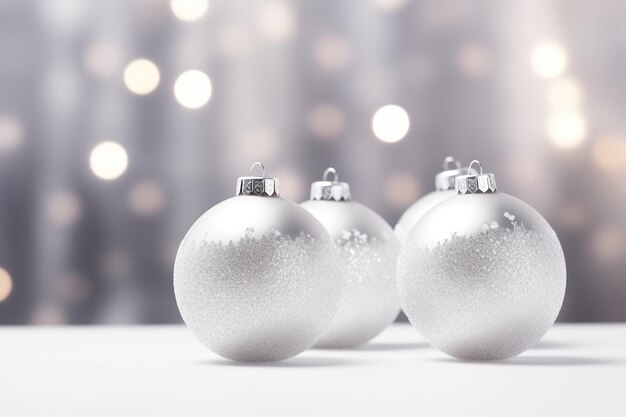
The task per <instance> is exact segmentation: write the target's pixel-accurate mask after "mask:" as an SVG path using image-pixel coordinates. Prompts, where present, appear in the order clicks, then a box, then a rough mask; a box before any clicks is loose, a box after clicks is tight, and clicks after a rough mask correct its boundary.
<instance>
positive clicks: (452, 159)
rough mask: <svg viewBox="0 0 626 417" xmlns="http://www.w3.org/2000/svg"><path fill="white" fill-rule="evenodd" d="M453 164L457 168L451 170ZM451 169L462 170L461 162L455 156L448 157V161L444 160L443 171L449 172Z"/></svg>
mask: <svg viewBox="0 0 626 417" xmlns="http://www.w3.org/2000/svg"><path fill="white" fill-rule="evenodd" d="M453 162H454V166H455V168H450V164H451V163H453ZM451 169H461V161H459V160H458V159H456V158H455V157H454V156H446V159H444V160H443V170H444V171H449V170H451Z"/></svg>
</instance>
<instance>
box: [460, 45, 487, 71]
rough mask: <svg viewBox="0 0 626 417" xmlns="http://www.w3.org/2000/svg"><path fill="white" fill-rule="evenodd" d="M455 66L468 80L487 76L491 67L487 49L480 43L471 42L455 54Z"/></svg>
mask: <svg viewBox="0 0 626 417" xmlns="http://www.w3.org/2000/svg"><path fill="white" fill-rule="evenodd" d="M457 64H458V66H459V70H460V71H461V73H463V74H464V75H466V76H467V77H470V78H479V77H482V76H485V75H487V73H489V71H490V70H491V67H492V57H491V52H490V51H489V49H488V48H487V47H486V46H485V45H482V44H480V43H476V42H472V43H468V44H466V45H464V46H463V47H461V49H459V51H458V53H457Z"/></svg>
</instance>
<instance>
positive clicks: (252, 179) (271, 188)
mask: <svg viewBox="0 0 626 417" xmlns="http://www.w3.org/2000/svg"><path fill="white" fill-rule="evenodd" d="M256 166H258V167H260V168H261V171H262V172H261V176H249V177H239V178H237V189H236V190H235V195H251V196H259V197H278V196H280V191H279V187H278V179H277V178H273V177H266V176H265V167H264V166H263V164H262V163H260V162H259V161H256V162H255V163H254V164H252V166H251V167H250V174H252V173H253V171H254V168H255V167H256Z"/></svg>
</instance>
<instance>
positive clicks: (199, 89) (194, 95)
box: [174, 70, 213, 109]
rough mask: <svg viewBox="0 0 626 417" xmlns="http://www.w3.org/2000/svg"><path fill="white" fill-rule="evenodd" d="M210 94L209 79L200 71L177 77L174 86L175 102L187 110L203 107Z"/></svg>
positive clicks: (191, 71)
mask: <svg viewBox="0 0 626 417" xmlns="http://www.w3.org/2000/svg"><path fill="white" fill-rule="evenodd" d="M212 94H213V85H212V84H211V79H210V78H209V76H208V75H206V74H205V73H204V72H202V71H198V70H189V71H185V72H183V73H182V74H180V75H179V76H178V78H177V79H176V83H175V84H174V96H175V97H176V100H178V102H179V103H180V104H181V105H182V106H184V107H187V108H188V109H198V108H200V107H202V106H204V105H205V104H206V103H208V101H209V99H210V98H211V95H212Z"/></svg>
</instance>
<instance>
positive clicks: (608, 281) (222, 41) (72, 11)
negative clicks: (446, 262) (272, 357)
mask: <svg viewBox="0 0 626 417" xmlns="http://www.w3.org/2000/svg"><path fill="white" fill-rule="evenodd" d="M395 3H397V4H396V6H397V7H396V8H395V9H394V8H392V7H391V6H393V5H394V4H395ZM277 4H278V5H277ZM385 5H386V6H387V7H385ZM390 8H391V10H390ZM276 10H279V13H278V17H276V16H274V17H272V13H274V14H276V13H277V12H276ZM268 16H269V18H268ZM268 19H269V22H268ZM625 19H626V3H624V2H622V1H618V0H601V1H594V2H590V1H584V0H575V1H566V0H561V1H545V0H515V1H501V0H491V1H489V0H472V1H461V0H423V1H410V0H406V1H402V0H395V1H392V0H386V1H385V0H345V1H336V0H318V1H303V0H302V1H260V0H213V1H212V2H211V3H210V9H209V12H208V13H207V14H206V16H204V17H203V18H201V19H200V20H198V21H196V22H191V23H187V22H183V21H181V20H178V19H176V18H175V17H174V16H173V14H172V12H171V9H170V5H169V2H168V1H166V0H151V1H149V0H134V1H126V0H91V1H83V0H41V1H24V0H0V266H1V267H2V268H3V269H5V270H6V271H8V273H9V274H10V276H11V280H12V286H13V288H12V292H11V293H10V294H9V296H8V297H7V298H6V299H4V300H3V301H2V302H0V323H3V324H9V323H10V324H22V323H37V324H45V323H52V324H57V323H76V324H78V323H169V322H177V321H179V320H180V318H179V315H178V311H177V308H176V305H175V301H174V297H173V291H172V285H171V280H172V278H171V273H172V264H173V259H174V255H175V250H176V248H177V245H178V242H180V239H181V238H182V236H183V235H184V233H185V231H186V230H187V229H188V227H189V226H190V225H191V224H192V222H193V221H194V220H195V219H196V218H197V217H198V216H199V215H200V214H201V213H203V212H204V211H205V210H206V209H208V208H209V207H211V206H212V205H214V204H216V203H218V202H220V201H222V200H224V199H226V198H229V197H231V196H232V195H233V191H234V186H235V180H236V177H238V176H241V175H247V173H248V170H249V167H250V165H251V163H252V162H253V161H254V160H257V159H259V160H262V161H263V162H264V164H265V166H266V168H267V170H268V174H269V175H272V176H276V177H278V178H279V179H280V180H281V185H282V191H283V195H284V196H285V197H288V198H291V199H294V200H296V201H302V200H304V199H306V198H307V194H308V186H309V183H310V182H311V181H314V180H316V179H318V178H319V177H320V176H321V173H322V172H323V170H324V169H325V168H326V167H327V166H330V165H332V166H334V167H335V168H337V170H338V171H339V173H340V175H341V178H342V179H343V180H346V181H348V182H350V183H351V187H352V194H353V197H354V199H355V200H357V201H360V202H362V203H364V204H366V205H368V206H370V207H371V208H373V209H374V210H376V211H377V212H379V213H380V214H381V215H382V216H383V217H385V218H386V219H387V220H388V221H389V222H390V223H391V224H392V225H393V224H395V222H396V221H397V219H398V218H399V216H400V215H401V214H402V212H403V211H404V210H405V209H406V208H407V207H408V206H409V205H410V204H411V203H412V202H413V201H415V200H416V199H417V198H418V197H419V196H420V195H423V194H425V193H427V192H429V191H430V190H431V189H432V188H433V179H434V178H433V177H434V174H435V173H436V172H438V171H439V170H440V167H441V162H442V160H443V158H444V157H445V156H446V155H449V154H451V155H454V156H456V157H458V158H460V159H461V160H462V161H465V162H469V161H470V160H471V159H475V158H477V159H480V160H481V162H482V163H483V166H484V167H485V168H486V169H487V170H488V171H490V172H494V173H495V174H496V176H497V180H498V185H499V189H500V190H501V191H504V192H507V193H509V194H512V195H515V196H517V197H519V198H521V199H523V200H525V201H526V202H528V203H529V204H531V205H532V206H534V207H535V208H537V209H538V210H539V211H540V212H541V213H542V214H543V215H544V216H545V217H546V218H547V219H548V221H549V222H550V223H551V224H552V226H553V227H554V229H555V230H556V231H557V233H558V235H559V237H560V239H561V241H562V243H563V248H564V250H565V254H566V258H567V265H568V289H567V296H566V301H565V306H564V309H563V311H562V313H561V316H560V320H562V321H623V320H625V319H626V303H625V302H624V298H625V295H626V276H625V275H626V256H625V255H626V237H625V235H626V233H625V232H626V221H625V220H626V216H624V212H625V209H626V207H625V206H626V198H625V197H626V185H625V182H624V181H623V178H625V174H626V119H625V118H624V117H623V114H624V110H625V106H626V80H625V79H624V67H623V65H624V63H625V62H626V26H625V25H624V21H625ZM272 34H274V35H276V36H272ZM546 40H552V41H555V42H557V43H558V44H560V45H562V48H563V50H564V51H565V53H566V55H567V57H568V65H567V68H566V69H565V71H564V72H563V73H562V74H560V75H559V76H557V77H555V78H551V79H546V78H542V77H540V76H538V75H537V74H536V73H535V72H533V68H532V65H531V56H532V53H533V51H534V48H536V46H537V45H539V44H541V43H542V42H544V41H546ZM140 57H143V58H148V59H150V60H152V61H153V62H154V63H155V64H156V65H157V66H158V68H159V70H160V83H159V85H158V87H157V88H156V89H155V90H154V91H153V92H152V93H150V94H148V95H144V96H140V95H136V94H133V93H131V92H130V91H129V90H128V89H127V88H126V86H125V85H124V81H123V71H124V67H125V66H126V65H127V64H128V63H129V62H130V61H132V60H134V59H137V58H140ZM192 68H195V69H199V70H202V71H204V72H206V73H207V74H208V75H209V77H210V78H211V81H212V84H213V95H212V97H211V100H210V101H209V102H208V104H207V105H205V106H204V107H202V108H200V109H197V110H190V109H187V108H184V107H182V106H181V105H180V104H179V103H178V102H177V101H176V98H175V97H174V94H173V85H174V82H175V80H176V77H177V76H178V75H179V74H180V73H181V72H183V71H185V70H187V69H192ZM564 79H565V80H569V81H570V82H573V83H574V84H575V85H577V86H579V88H580V92H581V97H580V100H578V101H577V103H576V105H575V114H576V115H577V117H578V118H579V119H576V120H580V119H582V120H584V121H585V124H586V129H584V132H582V133H581V134H580V136H581V138H582V140H581V141H580V143H578V144H577V145H576V146H572V147H569V148H564V147H562V146H559V145H558V143H556V144H555V142H554V140H553V139H554V138H551V137H550V134H549V133H547V132H546V123H547V121H548V120H549V118H550V116H551V114H553V113H554V111H555V109H554V108H553V104H550V103H551V101H550V99H549V97H548V98H547V95H548V96H549V94H550V91H552V90H553V89H554V86H555V85H556V83H558V82H559V81H562V80H564ZM572 80H573V81H572ZM390 103H393V104H397V105H399V106H402V107H403V108H404V109H406V111H407V112H408V114H409V116H410V119H411V127H410V130H409V132H408V134H407V136H406V137H405V138H404V139H403V140H401V141H400V142H397V143H383V142H381V141H380V140H378V139H377V138H376V136H375V135H374V134H373V132H372V128H371V119H372V115H373V114H374V113H375V111H376V110H377V109H378V108H380V107H381V106H383V105H386V104H390ZM557 107H558V106H557ZM320 109H321V110H320ZM557 110H558V109H557ZM576 120H575V121H576ZM573 124H574V127H573V129H576V126H577V125H576V124H575V123H574V122H573ZM569 127H570V126H569V125H567V124H566V126H565V130H566V131H567V129H568V128H569ZM103 140H114V141H116V142H119V143H120V144H121V145H123V146H124V147H125V148H126V150H127V152H128V157H129V166H128V169H127V171H126V172H125V173H124V174H123V175H122V176H121V177H120V178H118V179H116V180H114V181H103V180H101V179H99V178H97V177H96V176H95V175H94V174H93V173H92V171H91V169H90V167H89V154H90V152H91V150H92V149H93V147H94V146H95V145H96V144H98V143H99V142H101V141H103ZM5 285H6V284H5Z"/></svg>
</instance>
